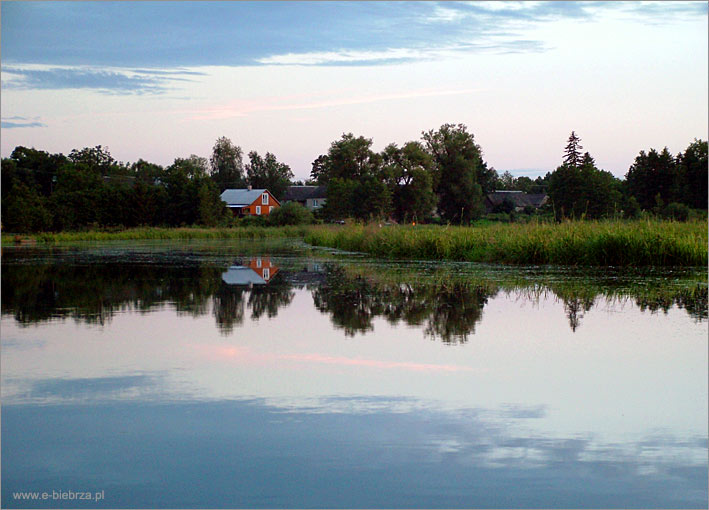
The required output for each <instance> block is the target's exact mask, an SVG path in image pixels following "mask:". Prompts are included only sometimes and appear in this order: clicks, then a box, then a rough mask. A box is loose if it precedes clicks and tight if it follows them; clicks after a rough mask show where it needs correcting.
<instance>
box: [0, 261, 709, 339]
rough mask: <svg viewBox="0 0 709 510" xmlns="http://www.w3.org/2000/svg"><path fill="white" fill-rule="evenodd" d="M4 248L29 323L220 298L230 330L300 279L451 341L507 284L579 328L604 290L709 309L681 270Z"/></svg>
mask: <svg viewBox="0 0 709 510" xmlns="http://www.w3.org/2000/svg"><path fill="white" fill-rule="evenodd" d="M3 255H4V256H3V264H2V296H1V297H2V301H1V305H2V313H3V314H11V315H13V316H14V317H15V319H16V320H17V321H18V322H19V323H20V324H32V323H36V322H40V321H46V320H50V319H54V318H73V319H75V320H77V321H83V322H87V323H92V324H105V323H106V322H108V321H110V320H111V318H112V317H113V315H114V314H115V313H117V312H120V311H121V310H136V311H139V312H145V311H150V310H153V309H155V308H157V307H160V306H165V305H170V306H173V307H174V308H175V310H177V312H178V313H179V314H187V315H191V316H195V317H196V316H201V315H204V314H206V313H209V308H210V303H211V304H212V310H213V314H214V317H215V320H216V323H217V325H218V327H219V328H220V330H221V331H222V332H223V333H225V334H228V333H230V332H231V331H233V329H234V327H237V326H239V325H241V324H243V322H244V320H245V314H246V311H247V310H250V317H251V319H252V320H258V319H260V318H261V317H264V316H265V317H269V318H273V317H276V315H277V313H278V311H279V310H280V309H281V308H282V307H286V306H289V305H290V303H291V302H292V300H293V297H294V291H293V289H294V288H303V287H307V288H308V290H310V292H311V293H312V296H313V301H314V304H315V306H316V308H317V309H318V310H320V311H321V312H323V313H327V314H328V315H329V316H330V317H331V320H332V322H333V323H334V324H335V326H336V327H339V328H342V329H344V331H345V333H346V334H347V335H350V336H353V335H355V334H356V333H366V332H367V331H371V330H372V329H373V325H372V324H373V320H374V319H375V318H377V317H381V318H383V319H385V320H387V321H388V322H390V323H392V324H398V323H399V322H404V323H405V324H408V325H412V326H420V327H422V328H423V330H424V333H425V334H426V335H428V336H430V337H431V338H440V339H441V340H442V341H444V342H449V343H452V342H465V341H466V340H467V337H468V335H470V334H473V333H474V332H475V326H476V324H477V322H478V321H480V320H481V318H482V310H483V307H484V306H485V304H486V303H487V300H488V298H489V297H490V296H493V295H494V294H495V293H496V292H497V290H498V289H500V290H503V291H506V292H515V293H518V294H520V295H523V296H524V297H525V298H527V299H532V300H536V299H540V298H541V297H542V296H547V294H548V293H552V294H553V295H555V296H557V297H558V298H559V299H560V300H561V301H562V302H563V303H564V310H565V313H566V315H567V318H568V320H569V324H570V326H571V329H572V330H573V331H576V330H577V328H578V327H579V326H580V323H581V319H582V318H583V315H584V313H585V312H588V311H589V310H590V309H591V308H592V307H593V306H595V304H596V303H597V302H598V300H599V299H602V298H603V297H605V299H606V300H611V301H620V302H623V301H628V300H630V301H632V302H634V303H635V304H636V305H637V306H638V307H639V308H640V309H641V310H643V311H645V310H648V311H651V312H655V311H659V310H664V311H665V312H667V311H668V310H669V309H670V308H672V307H673V306H677V307H679V308H683V309H685V310H686V311H687V313H688V314H689V315H690V316H691V317H693V318H695V319H696V320H706V319H707V285H706V283H704V282H701V281H700V282H697V281H696V279H694V280H690V284H688V283H687V282H686V281H685V282H681V281H678V280H677V281H672V280H669V281H668V283H664V284H663V283H662V281H660V279H659V278H657V277H656V278H655V279H653V280H643V279H640V278H637V279H634V280H626V281H623V280H619V281H616V280H617V279H612V280H609V281H608V282H606V281H600V282H599V280H598V279H589V280H588V281H585V280H579V279H565V278H559V279H556V280H553V279H551V278H548V279H546V280H544V279H538V280H522V281H520V280H514V279H513V278H510V279H509V281H505V280H500V279H497V280H495V281H494V282H491V281H488V280H485V279H482V278H477V279H476V280H475V282H472V281H470V280H462V279H458V278H455V277H452V276H451V275H448V276H444V275H439V276H437V277H435V278H429V277H426V278H420V275H411V277H407V276H406V275H403V277H401V276H402V275H399V276H398V277H397V278H391V277H390V276H391V274H389V273H386V272H384V271H379V273H377V272H376V271H371V269H369V270H367V268H355V269H354V270H352V269H349V270H346V269H344V268H343V267H342V266H330V267H328V268H327V270H326V271H325V272H324V273H323V272H321V268H319V267H318V268H316V269H313V270H311V271H309V270H308V269H307V268H304V269H303V270H302V271H297V272H288V271H283V270H281V271H278V272H277V273H275V272H273V271H272V272H271V276H272V278H271V279H270V281H269V283H268V284H267V285H252V286H248V285H228V284H227V283H225V281H224V280H223V279H222V274H223V273H224V270H225V268H224V267H219V266H217V265H215V264H214V263H213V262H212V263H210V262H208V261H205V260H202V259H200V258H196V257H184V256H182V255H180V256H176V257H175V258H174V259H170V260H162V259H160V258H159V257H156V258H155V260H152V261H150V260H143V259H138V260H136V259H135V258H132V257H131V255H130V254H125V253H124V254H122V255H120V256H113V257H110V256H104V255H99V256H93V258H92V257H90V256H81V257H80V256H77V257H76V258H74V259H69V260H68V261H67V258H66V257H63V258H62V257H58V258H54V257H53V254H52V253H51V252H48V251H46V250H44V251H40V250H38V251H37V252H36V253H33V252H31V251H24V252H23V253H22V254H19V255H18V254H17V253H15V252H13V251H12V250H8V251H7V252H6V253H5V254H3ZM48 255H49V256H48ZM269 267H270V268H272V269H276V268H275V266H269ZM367 271H369V272H367ZM371 273H373V274H371ZM363 274H367V275H368V276H362V275H363Z"/></svg>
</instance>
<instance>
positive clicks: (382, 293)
mask: <svg viewBox="0 0 709 510" xmlns="http://www.w3.org/2000/svg"><path fill="white" fill-rule="evenodd" d="M495 293H496V291H490V290H488V289H486V288H484V287H483V286H482V285H468V284H466V283H465V282H461V281H451V282H443V283H431V284H410V283H403V284H402V283H378V282H375V281H372V280H370V279H368V278H365V277H364V276H361V275H354V276H351V275H348V274H347V272H346V271H345V269H344V268H342V267H339V266H334V267H333V266H331V267H328V269H327V273H326V279H325V282H324V283H323V284H322V285H321V286H320V287H318V288H317V289H314V290H313V301H314V303H315V307H316V308H317V309H318V310H320V311H321V312H326V313H329V314H330V315H331V318H332V322H333V324H334V325H335V326H336V327H339V328H342V329H344V331H345V334H347V335H349V336H353V335H354V334H355V333H365V332H367V331H370V330H372V329H373V325H372V320H373V319H374V318H376V317H383V318H385V319H386V320H387V321H389V322H390V323H392V324H396V323H398V322H399V321H403V322H405V323H406V324H409V325H416V326H424V332H425V334H426V335H428V336H430V337H431V338H434V339H435V338H440V339H441V340H442V341H444V342H447V343H457V342H461V343H462V342H466V341H467V339H468V335H470V334H473V333H475V324H476V323H477V322H478V321H480V319H481V318H482V310H483V307H484V306H485V304H486V303H487V300H488V297H490V296H493V295H494V294H495Z"/></svg>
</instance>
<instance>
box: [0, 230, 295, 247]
mask: <svg viewBox="0 0 709 510" xmlns="http://www.w3.org/2000/svg"><path fill="white" fill-rule="evenodd" d="M306 229H307V227H302V226H299V227H294V226H289V227H270V228H263V227H237V228H198V227H184V228H155V227H139V228H131V229H126V230H118V231H100V230H90V231H86V232H57V233H51V232H49V233H46V232H45V233H40V234H30V235H28V236H25V237H29V238H32V239H35V240H37V241H38V242H41V243H55V242H65V241H119V240H138V239H148V240H150V239H270V238H287V237H295V238H302V237H303V236H304V235H305V232H306ZM13 238H14V236H6V235H3V243H4V244H5V243H9V242H12V241H13Z"/></svg>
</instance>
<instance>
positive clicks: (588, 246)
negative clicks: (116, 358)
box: [2, 220, 708, 266]
mask: <svg viewBox="0 0 709 510" xmlns="http://www.w3.org/2000/svg"><path fill="white" fill-rule="evenodd" d="M707 237H708V236H707V224H706V222H705V221H690V222H673V221H661V220H638V221H611V220H609V221H574V222H565V223H560V224H556V223H526V224H519V223H512V224H501V223H496V224H491V225H480V226H472V227H454V226H433V225H419V226H410V225H406V226H384V227H380V226H379V225H377V224H373V225H366V226H360V225H348V226H334V225H320V226H299V227H268V228H264V227H237V228H221V229H220V228H135V229H126V230H120V231H115V232H105V231H88V232H61V233H41V234H33V235H27V236H13V235H8V234H3V237H2V242H3V244H4V245H8V244H12V243H14V242H16V241H18V240H19V239H25V240H27V239H29V240H34V241H36V242H40V243H53V242H64V241H111V240H137V239H269V238H301V239H304V240H305V242H307V243H309V244H311V245H314V246H327V247H330V248H337V249H341V250H347V251H358V252H364V253H368V254H371V255H374V256H377V257H385V258H392V259H414V260H456V261H469V262H501V263H509V264H560V265H578V266H706V265H707Z"/></svg>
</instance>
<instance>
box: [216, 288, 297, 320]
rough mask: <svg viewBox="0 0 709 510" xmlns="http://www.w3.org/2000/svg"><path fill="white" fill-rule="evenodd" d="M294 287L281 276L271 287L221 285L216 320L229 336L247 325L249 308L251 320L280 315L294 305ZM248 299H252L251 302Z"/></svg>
mask: <svg viewBox="0 0 709 510" xmlns="http://www.w3.org/2000/svg"><path fill="white" fill-rule="evenodd" d="M291 289H292V287H291V285H290V284H289V283H288V282H287V281H286V280H285V278H283V277H282V275H281V274H277V275H276V276H275V277H274V278H273V279H272V280H271V281H270V282H269V283H268V285H252V286H247V285H228V284H226V283H224V282H221V285H220V286H219V289H218V290H217V292H216V293H215V294H214V317H215V319H216V321H217V325H218V326H219V329H220V330H221V332H222V333H223V334H229V333H231V332H232V331H233V330H234V326H239V325H241V324H243V322H244V314H245V309H246V306H248V308H249V309H250V310H251V318H252V319H254V320H258V319H260V318H261V317H262V316H263V315H264V314H265V315H266V316H267V317H268V318H273V317H276V316H277V315H278V310H279V309H280V308H282V307H285V306H288V305H290V303H291V301H293V296H295V293H294V292H293V291H292V290H291ZM247 295H248V299H247Z"/></svg>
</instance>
